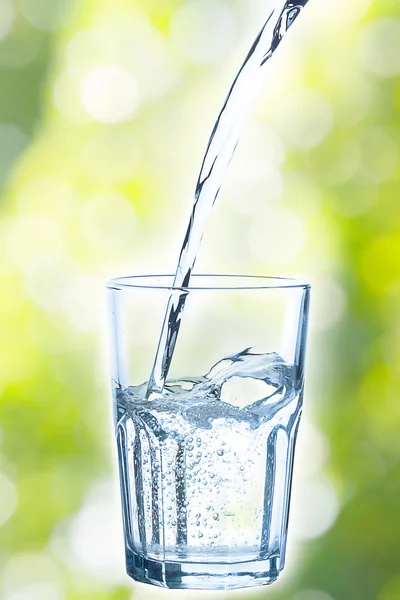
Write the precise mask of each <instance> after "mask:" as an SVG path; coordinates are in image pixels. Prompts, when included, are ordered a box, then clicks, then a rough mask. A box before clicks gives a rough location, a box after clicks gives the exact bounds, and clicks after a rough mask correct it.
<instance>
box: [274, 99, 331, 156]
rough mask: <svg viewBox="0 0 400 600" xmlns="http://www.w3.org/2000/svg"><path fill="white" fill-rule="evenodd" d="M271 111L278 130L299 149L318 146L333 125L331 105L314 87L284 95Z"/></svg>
mask: <svg viewBox="0 0 400 600" xmlns="http://www.w3.org/2000/svg"><path fill="white" fill-rule="evenodd" d="M273 112H274V115H275V123H276V127H277V130H278V133H280V134H281V135H282V136H283V138H284V139H285V140H286V141H287V142H288V143H289V144H291V145H292V146H293V147H294V148H296V149H300V150H310V149H311V148H315V147H316V146H318V144H320V143H321V142H322V140H323V139H324V138H326V137H327V135H329V133H330V132H331V131H332V128H333V125H334V113H333V108H332V105H331V104H330V102H329V101H328V100H327V98H325V96H323V95H322V94H321V93H320V92H317V91H315V90H304V91H302V92H295V93H293V94H290V95H287V96H286V97H284V98H282V99H281V100H280V101H279V102H278V103H277V105H276V107H275V109H273Z"/></svg>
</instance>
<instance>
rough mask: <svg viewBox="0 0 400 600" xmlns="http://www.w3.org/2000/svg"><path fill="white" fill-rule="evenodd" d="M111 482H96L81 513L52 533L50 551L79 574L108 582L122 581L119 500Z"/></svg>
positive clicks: (115, 487)
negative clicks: (111, 491)
mask: <svg viewBox="0 0 400 600" xmlns="http://www.w3.org/2000/svg"><path fill="white" fill-rule="evenodd" d="M116 489H117V486H114V484H113V482H104V481H102V482H98V483H97V484H95V485H94V486H93V487H92V488H91V489H90V490H89V491H88V493H87V495H86V499H85V502H84V504H83V507H82V508H81V510H80V511H79V512H78V513H76V515H74V516H73V517H72V518H70V519H68V522H66V523H65V524H64V527H60V526H59V527H58V528H57V529H56V530H55V531H54V534H53V539H52V548H53V549H54V551H55V552H56V553H57V555H59V557H60V559H61V560H62V561H64V562H66V563H67V564H68V565H69V566H70V567H71V568H73V569H74V570H75V571H78V572H82V571H83V572H86V573H88V574H90V575H91V576H92V577H94V578H95V579H97V580H100V581H103V582H109V583H120V582H121V581H125V573H124V569H123V563H124V560H123V539H122V524H121V521H120V515H119V512H120V511H119V506H118V505H119V500H117V498H116V497H115V496H113V495H111V494H110V490H116Z"/></svg>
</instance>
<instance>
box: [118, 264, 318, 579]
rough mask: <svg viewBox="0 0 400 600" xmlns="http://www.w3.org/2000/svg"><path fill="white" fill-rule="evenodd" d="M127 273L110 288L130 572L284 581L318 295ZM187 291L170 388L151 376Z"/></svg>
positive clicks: (251, 282) (301, 289)
mask: <svg viewBox="0 0 400 600" xmlns="http://www.w3.org/2000/svg"><path fill="white" fill-rule="evenodd" d="M172 286H173V276H172V275H161V276H155V275H147V276H132V277H121V278H116V279H113V280H111V281H110V282H109V283H108V285H107V288H108V298H109V311H110V317H111V338H112V365H113V366H112V388H113V398H114V416H115V430H116V441H117V447H118V460H119V472H120V484H121V498H122V511H123V524H124V534H125V550H126V566H127V573H128V574H129V575H130V576H131V577H132V578H133V579H135V580H136V581H140V582H145V583H150V584H154V585H158V586H162V587H167V588H192V589H224V590H226V589H233V588H239V587H248V586H253V585H266V584H270V583H272V582H273V581H275V580H276V579H277V578H278V576H279V573H280V572H281V571H282V569H283V567H284V564H285V551H286V540H287V529H288V517H289V503H290V492H291V482H292V471H293V460H294V451H295V444H296V436H297V431H298V427H299V422H300V417H301V412H302V399H303V387H304V358H305V350H306V336H307V322H308V309H309V298H310V286H309V285H308V284H307V283H304V282H300V281H297V280H292V279H283V278H269V277H255V276H238V275H193V276H192V278H191V282H190V287H188V288H181V289H174V288H173V287H172ZM182 293H184V294H185V295H186V302H185V308H184V311H183V314H182V315H181V327H180V329H179V334H178V337H177V342H176V347H175V351H174V354H173V357H172V363H171V367H170V371H169V374H168V378H167V381H166V384H165V386H164V389H163V392H162V393H156V394H151V395H150V396H149V397H148V392H147V384H146V382H147V380H149V378H150V374H151V372H152V367H153V363H154V357H155V352H156V349H157V344H158V341H159V335H160V331H161V327H162V323H163V319H164V315H165V311H166V307H167V304H168V301H169V299H170V297H171V295H174V294H182Z"/></svg>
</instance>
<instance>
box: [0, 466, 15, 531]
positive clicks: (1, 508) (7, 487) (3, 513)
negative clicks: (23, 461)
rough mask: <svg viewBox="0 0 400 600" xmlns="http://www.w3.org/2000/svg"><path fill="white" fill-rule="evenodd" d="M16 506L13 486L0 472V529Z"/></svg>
mask: <svg viewBox="0 0 400 600" xmlns="http://www.w3.org/2000/svg"><path fill="white" fill-rule="evenodd" d="M17 504H18V500H17V490H16V487H15V485H14V484H13V483H12V481H11V480H10V479H9V478H8V477H7V476H6V475H4V473H1V472H0V527H1V526H2V525H4V523H6V522H7V521H8V520H9V519H10V518H11V517H12V515H13V514H14V512H15V509H16V508H17Z"/></svg>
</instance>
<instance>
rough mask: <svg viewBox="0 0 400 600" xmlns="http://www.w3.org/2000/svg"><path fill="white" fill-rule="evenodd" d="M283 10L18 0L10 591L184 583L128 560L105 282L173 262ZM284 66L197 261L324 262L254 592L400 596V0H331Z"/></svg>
mask: <svg viewBox="0 0 400 600" xmlns="http://www.w3.org/2000/svg"><path fill="white" fill-rule="evenodd" d="M267 12H268V2H267V0H265V1H264V0H224V1H222V0H188V1H183V0H80V1H78V0H77V1H76V2H74V1H73V0H1V1H0V186H1V222H0V230H1V236H0V239H1V243H2V246H3V247H2V250H1V258H0V273H1V295H0V328H1V332H2V342H1V348H0V390H1V398H0V599H1V600H66V599H68V600H91V599H93V600H125V599H126V600H128V599H130V598H141V597H145V598H152V597H156V596H157V597H161V594H162V593H164V594H167V595H169V597H172V596H175V595H176V596H178V593H176V592H162V591H159V590H156V589H153V588H151V587H143V586H137V585H136V584H134V583H133V582H131V581H130V580H129V579H128V578H127V577H126V576H125V575H124V558H123V553H122V538H121V521H120V507H119V498H118V493H119V492H118V483H117V481H116V475H115V464H116V457H115V453H114V447H113V434H112V427H111V406H110V399H109V391H108V371H109V366H108V349H107V342H106V340H107V336H106V318H105V317H106V316H105V294H104V291H103V290H104V282H105V281H106V279H107V278H109V277H111V276H114V275H120V274H127V273H144V272H171V271H172V270H173V269H174V265H175V261H176V258H177V253H178V250H179V247H180V243H181V239H182V236H183V233H184V230H185V227H186V220H187V217H188V214H189V209H190V205H191V194H192V191H193V185H194V180H195V177H196V175H197V169H198V167H199V163H200V159H201V157H202V152H203V149H204V146H205V143H206V140H207V138H208V135H209V132H210V129H211V126H212V124H213V121H214V119H215V117H216V115H217V110H218V109H219V107H220V105H221V103H222V100H223V98H224V96H225V94H226V91H227V89H228V86H229V84H230V83H231V81H232V79H233V77H234V74H235V72H236V70H237V68H238V66H239V64H240V63H241V61H242V59H243V57H244V54H245V52H246V50H247V49H248V47H249V46H250V44H251V42H252V40H253V38H254V36H255V33H256V32H257V30H258V29H259V27H260V26H261V23H262V21H263V18H264V17H265V15H266V14H267ZM267 79H268V81H267V84H266V88H265V93H264V94H263V97H262V99H261V101H260V102H259V104H258V106H257V109H256V110H255V111H254V113H253V115H252V117H251V119H250V122H249V123H248V126H247V128H246V131H245V133H244V135H243V139H242V141H241V144H240V145H239V148H238V152H237V155H236V156H235V159H234V160H233V162H232V165H231V169H230V172H229V176H228V178H227V180H226V183H225V186H224V189H223V192H222V194H221V197H220V199H219V201H218V205H217V207H216V209H215V211H214V215H213V216H212V219H211V221H210V223H209V228H208V230H207V234H206V236H205V239H204V243H203V246H202V250H201V253H200V256H199V260H198V265H197V271H198V272H201V271H214V272H224V271H226V272H248V273H253V274H270V275H294V276H301V277H304V278H306V279H308V280H310V281H311V283H312V284H313V305H312V320H311V334H310V343H309V360H308V382H307V393H306V414H305V420H304V426H303V428H302V431H301V435H300V440H299V451H298V455H297V461H296V477H295V482H294V498H293V503H292V519H291V533H290V540H289V549H288V560H287V567H286V572H285V574H284V575H283V577H282V579H281V581H279V582H278V583H277V584H275V585H274V586H273V587H271V588H267V589H263V590H257V591H256V592H251V591H250V592H249V591H247V592H246V593H245V594H244V595H245V597H247V598H249V597H251V596H254V597H261V596H264V595H265V596H266V597H269V598H271V599H272V600H398V599H399V598H400V501H399V497H400V451H399V446H400V445H399V430H400V399H399V397H398V396H399V392H398V390H399V388H400V368H399V362H400V309H399V306H400V304H399V303H400V267H399V256H400V204H399V177H400V175H399V173H400V170H399V166H400V157H399V137H400V134H399V124H400V4H399V3H398V0H380V2H373V1H372V0H351V2H350V1H349V0H336V1H335V2H333V1H329V0H312V1H311V2H310V5H309V6H308V7H307V9H306V11H305V14H304V15H303V16H302V17H301V19H299V22H298V23H297V24H296V26H295V27H293V30H292V31H291V33H290V35H289V36H288V38H287V39H286V40H285V43H284V44H282V47H281V49H280V51H279V53H278V55H277V57H276V59H275V60H274V64H273V65H272V64H271V67H270V69H269V72H268V77H267ZM192 596H194V597H197V596H200V597H201V594H198V593H189V592H182V593H180V598H182V599H183V598H185V597H192ZM211 596H212V594H211ZM208 597H209V596H208Z"/></svg>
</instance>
